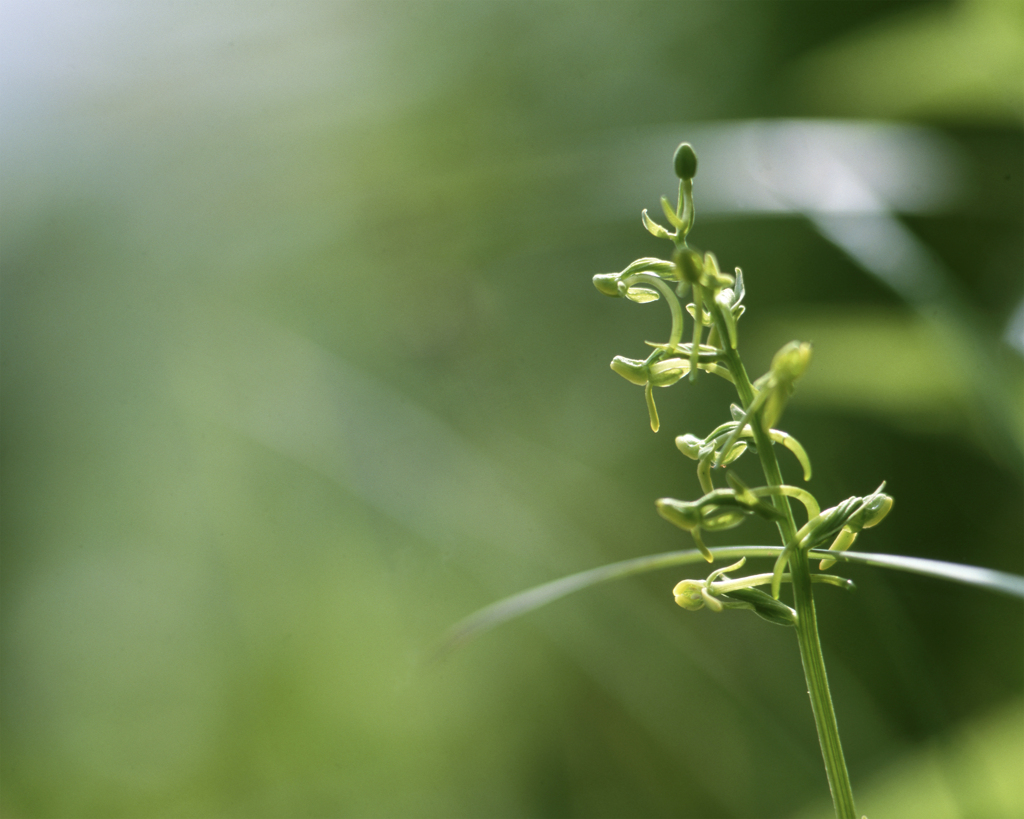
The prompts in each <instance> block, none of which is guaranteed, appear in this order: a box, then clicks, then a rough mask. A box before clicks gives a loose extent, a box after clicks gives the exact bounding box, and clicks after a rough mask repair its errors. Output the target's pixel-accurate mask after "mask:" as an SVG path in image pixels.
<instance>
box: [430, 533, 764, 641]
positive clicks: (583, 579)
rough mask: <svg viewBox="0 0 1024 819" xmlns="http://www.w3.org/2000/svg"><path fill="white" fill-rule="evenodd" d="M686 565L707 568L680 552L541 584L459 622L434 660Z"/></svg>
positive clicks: (721, 551) (754, 550) (758, 551)
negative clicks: (576, 595)
mask: <svg viewBox="0 0 1024 819" xmlns="http://www.w3.org/2000/svg"><path fill="white" fill-rule="evenodd" d="M779 551H781V549H780V547H778V546H724V547H719V548H717V549H712V550H711V552H712V554H713V555H714V557H715V559H720V560H730V559H732V560H735V559H736V558H740V557H774V556H775V555H777V554H778V553H779ZM687 563H700V564H704V565H706V561H705V558H704V555H702V554H701V553H700V552H699V551H698V550H697V549H685V550H683V551H678V552H661V553H659V554H655V555H646V556H644V557H636V558H632V559H630V560H620V561H619V562H618V563H609V564H608V565H607V566H599V567H598V568H596V569H588V570H586V571H583V572H578V573H576V574H570V575H568V576H567V577H562V578H559V579H558V580H552V581H551V582H550V583H542V584H541V585H539V586H534V587H533V588H532V589H527V590H526V591H522V592H519V593H518V594H513V595H512V596H511V597H506V598H505V599H504V600H499V601H497V602H496V603H492V604H491V605H489V606H485V607H484V608H482V609H480V610H479V611H476V612H474V613H473V614H471V615H469V617H466V618H465V619H464V620H460V621H459V622H458V623H456V624H455V625H454V626H452V627H451V628H450V629H449V630H448V632H447V634H446V635H445V636H444V638H443V639H442V640H441V643H440V645H439V646H438V647H437V649H436V650H435V651H434V653H433V655H432V656H433V657H434V658H435V659H440V658H441V657H443V656H444V655H446V654H448V652H450V651H452V650H453V649H455V648H458V647H459V646H460V645H462V644H464V643H466V642H468V641H469V640H471V639H473V638H474V637H477V636H478V635H480V634H482V633H484V632H485V631H490V630H491V629H492V628H495V627H497V626H500V625H501V624H502V623H507V622H508V621H509V620H514V619H516V618H517V617H521V616H522V615H524V614H529V613H530V612H531V611H535V610H536V609H539V608H541V607H542V606H546V605H547V604H548V603H553V602H554V601H555V600H560V599H561V598H563V597H566V596H567V595H570V594H572V593H573V592H577V591H581V590H583V589H587V588H590V587H591V586H596V585H598V584H599V583H604V582H606V581H608V580H621V579H622V578H624V577H630V576H631V575H635V574H643V573H644V572H653V571H656V570H657V569H666V568H670V567H672V566H683V565H686V564H687Z"/></svg>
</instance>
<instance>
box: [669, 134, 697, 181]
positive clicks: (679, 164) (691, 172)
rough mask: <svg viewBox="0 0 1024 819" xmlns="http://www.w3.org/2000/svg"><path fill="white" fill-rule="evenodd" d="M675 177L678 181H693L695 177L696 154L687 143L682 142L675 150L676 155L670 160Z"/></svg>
mask: <svg viewBox="0 0 1024 819" xmlns="http://www.w3.org/2000/svg"><path fill="white" fill-rule="evenodd" d="M672 164H673V166H674V167H675V171H676V176H678V177H679V178H680V179H693V177H695V176H696V175H697V154H695V153H694V152H693V147H692V146H691V145H690V143H689V142H684V143H683V144H682V145H680V146H679V147H678V148H676V155H675V156H674V157H673V158H672Z"/></svg>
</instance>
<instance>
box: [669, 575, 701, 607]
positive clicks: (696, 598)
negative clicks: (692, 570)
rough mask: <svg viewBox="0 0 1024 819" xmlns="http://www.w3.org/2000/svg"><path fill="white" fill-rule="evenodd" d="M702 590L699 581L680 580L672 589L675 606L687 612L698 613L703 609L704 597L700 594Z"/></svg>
mask: <svg viewBox="0 0 1024 819" xmlns="http://www.w3.org/2000/svg"><path fill="white" fill-rule="evenodd" d="M703 589H704V583H703V582H702V581H700V580H680V581H679V582H678V583H676V586H675V588H674V589H672V594H673V595H674V596H675V598H676V605H677V606H682V607H683V608H684V609H686V610H687V611H698V610H700V609H702V608H704V597H703V595H702V594H701V592H702V591H703Z"/></svg>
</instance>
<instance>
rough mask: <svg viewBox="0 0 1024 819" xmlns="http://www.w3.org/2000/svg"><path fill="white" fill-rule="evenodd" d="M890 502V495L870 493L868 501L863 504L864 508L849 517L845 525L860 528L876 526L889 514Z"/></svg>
mask: <svg viewBox="0 0 1024 819" xmlns="http://www.w3.org/2000/svg"><path fill="white" fill-rule="evenodd" d="M892 503H893V501H892V497H891V496H890V495H886V494H885V493H884V492H879V493H878V494H877V495H872V496H871V497H870V498H869V499H868V502H867V503H866V504H864V508H863V509H861V510H860V511H859V512H857V514H855V515H854V516H853V517H851V518H850V521H849V523H847V526H849V527H850V528H854V527H859V528H861V529H870V528H871V527H872V526H877V525H878V524H879V523H881V522H882V519H883V518H884V517H885V516H886V515H888V514H889V510H890V509H892Z"/></svg>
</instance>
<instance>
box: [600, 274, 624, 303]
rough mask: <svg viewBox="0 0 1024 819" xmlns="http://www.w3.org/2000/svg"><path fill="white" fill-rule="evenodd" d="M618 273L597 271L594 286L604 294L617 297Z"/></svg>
mask: <svg viewBox="0 0 1024 819" xmlns="http://www.w3.org/2000/svg"><path fill="white" fill-rule="evenodd" d="M619 279H620V274H619V273H598V274H597V275H596V276H594V287H596V288H597V289H598V290H600V291H601V292H602V293H604V294H605V295H606V296H615V297H616V298H618V297H619V295H620V293H619Z"/></svg>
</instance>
